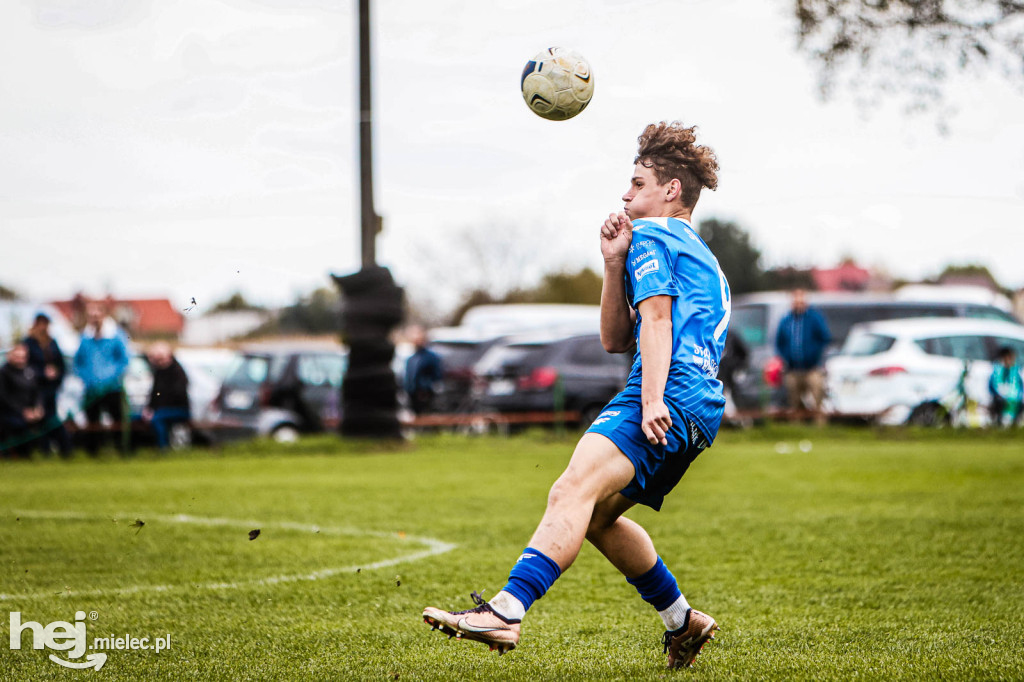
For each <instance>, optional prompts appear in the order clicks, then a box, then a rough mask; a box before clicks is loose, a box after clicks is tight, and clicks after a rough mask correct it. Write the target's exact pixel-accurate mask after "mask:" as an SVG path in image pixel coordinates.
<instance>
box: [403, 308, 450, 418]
mask: <svg viewBox="0 0 1024 682" xmlns="http://www.w3.org/2000/svg"><path fill="white" fill-rule="evenodd" d="M409 340H410V341H411V342H412V343H413V345H414V346H416V352H414V353H413V354H412V355H411V356H410V357H409V359H408V360H407V361H406V363H405V393H406V395H408V396H409V404H410V407H412V411H413V412H415V413H416V414H425V413H427V412H431V411H432V410H433V409H434V396H435V395H436V393H437V386H438V384H440V383H441V378H442V373H441V357H440V356H439V355H438V354H437V353H435V352H434V351H432V350H430V349H429V348H427V332H426V330H425V329H423V327H420V326H413V327H412V328H410V329H409Z"/></svg>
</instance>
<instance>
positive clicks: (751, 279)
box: [697, 218, 764, 296]
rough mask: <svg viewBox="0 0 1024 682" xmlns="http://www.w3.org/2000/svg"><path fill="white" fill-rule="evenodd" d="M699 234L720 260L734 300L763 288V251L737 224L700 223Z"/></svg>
mask: <svg viewBox="0 0 1024 682" xmlns="http://www.w3.org/2000/svg"><path fill="white" fill-rule="evenodd" d="M697 232H698V233H699V234H700V237H701V239H703V240H704V241H705V242H706V243H707V245H708V247H709V248H710V249H711V251H712V252H713V253H714V254H715V257H716V258H718V264H719V265H721V266H722V272H724V273H725V276H726V278H727V279H728V280H729V289H730V291H731V292H732V294H733V295H734V296H735V295H738V294H745V293H748V292H751V291H759V290H761V289H763V288H764V270H763V269H762V268H761V250H760V249H758V248H757V247H756V246H754V244H753V242H752V241H751V238H750V234H749V233H748V232H747V231H746V230H744V229H743V228H742V227H740V226H739V225H738V224H736V223H734V222H731V221H722V220H717V219H715V218H710V219H708V220H704V221H701V223H700V225H698V226H697Z"/></svg>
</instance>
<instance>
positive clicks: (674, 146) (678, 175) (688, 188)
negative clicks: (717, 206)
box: [633, 121, 718, 208]
mask: <svg viewBox="0 0 1024 682" xmlns="http://www.w3.org/2000/svg"><path fill="white" fill-rule="evenodd" d="M696 130H697V126H690V127H689V128H687V127H685V126H684V125H683V124H682V123H680V122H679V121H672V122H671V123H668V122H667V121H662V122H661V123H652V124H650V125H649V126H647V127H646V128H644V132H643V133H641V134H640V137H639V138H637V139H638V141H639V142H640V146H639V148H638V149H637V155H636V158H635V159H633V163H634V164H636V163H639V164H643V166H644V167H646V168H650V169H651V170H653V171H654V176H655V177H656V178H657V179H658V184H660V185H664V184H665V183H667V182H669V181H671V180H672V179H673V178H675V179H677V180H679V182H680V184H681V185H682V191H681V193H680V198H681V199H682V202H683V204H684V205H685V206H687V207H689V208H693V207H694V206H695V205H696V204H697V199H698V198H699V197H700V190H701V188H703V187H707V188H708V189H711V190H713V189H715V188H717V187H718V159H717V158H716V157H715V152H714V151H712V149H711V148H710V147H705V146H702V145H697V144H694V143H695V141H696V139H697V135H696Z"/></svg>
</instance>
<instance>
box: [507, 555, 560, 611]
mask: <svg viewBox="0 0 1024 682" xmlns="http://www.w3.org/2000/svg"><path fill="white" fill-rule="evenodd" d="M560 575H562V569H561V568H559V567H558V564H556V563H555V562H554V561H553V560H552V559H551V558H550V557H548V556H546V555H545V554H543V553H542V552H540V551H538V550H536V549H533V548H532V547H527V548H526V549H524V550H523V553H522V555H521V556H520V557H519V561H517V562H516V565H515V566H513V567H512V570H511V571H510V572H509V574H508V584H506V585H505V587H503V588H501V589H503V590H504V591H505V592H508V593H509V594H511V595H512V596H513V597H515V598H516V599H518V600H519V601H521V602H522V603H523V608H524V609H525V610H529V609H530V606H531V605H532V604H533V602H535V601H537V600H538V599H540V598H541V597H543V596H544V593H545V592H547V591H548V588H549V587H551V585H552V584H554V582H555V581H556V580H558V576H560Z"/></svg>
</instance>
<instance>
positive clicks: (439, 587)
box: [0, 427, 1024, 680]
mask: <svg viewBox="0 0 1024 682" xmlns="http://www.w3.org/2000/svg"><path fill="white" fill-rule="evenodd" d="M803 439H809V440H810V442H811V444H812V446H813V449H812V450H811V451H810V452H802V451H801V449H800V448H799V446H798V443H799V442H800V441H801V440H803ZM573 444H574V439H572V438H565V439H558V438H555V437H554V436H551V435H546V434H537V433H534V434H526V435H524V436H520V437H514V438H508V439H501V438H470V439H466V438H459V437H454V436H437V437H424V438H420V439H418V440H417V441H416V442H415V443H412V444H407V445H404V446H401V447H397V448H388V447H384V446H380V445H375V444H365V443H351V442H347V443H346V442H342V441H340V440H338V439H335V438H332V437H324V438H320V439H315V440H307V441H303V442H302V443H299V444H297V445H295V446H293V447H290V448H289V447H282V446H272V445H269V444H259V443H257V444H247V445H243V446H233V447H231V448H227V449H225V450H220V451H196V452H191V453H183V454H178V455H172V456H170V457H166V458H165V457H160V456H158V455H156V454H153V453H146V452H143V453H140V454H139V455H137V456H135V457H133V458H131V459H127V460H121V459H118V458H116V457H115V456H113V455H110V456H107V457H101V458H100V459H99V460H89V459H86V458H84V457H79V458H76V459H74V460H72V461H70V462H61V461H29V462H3V463H0V481H2V483H0V594H2V595H3V596H2V597H0V622H2V627H0V678H3V679H11V680H36V679H60V680H64V679H84V678H82V677H81V676H83V675H89V676H90V677H91V678H95V679H110V680H139V679H149V680H157V679H193V680H207V679H224V680H250V679H251V680H257V679H259V680H263V679H281V680H291V679H324V680H329V679H330V680H342V679H360V680H363V679H365V680H394V679H401V680H421V679H439V680H446V679H451V680H566V679H580V680H584V679H587V680H589V679H594V680H597V679H601V680H606V679H622V680H648V679H650V680H663V679H690V678H691V677H693V678H699V679H705V680H720V679H722V680H724V679H766V680H768V679H770V680H777V679H822V680H825V679H834V680H848V679H853V678H863V679H879V680H882V679H884V680H890V679H929V680H930V679H962V680H977V679H1004V680H1011V679H1022V678H1024V541H1022V539H1024V434H1021V433H1017V434H978V433H960V432H950V431H946V432H940V433H914V432H902V431H894V432H887V433H883V434H876V433H874V432H871V431H866V430H865V431H861V432H854V431H823V432H818V431H815V430H813V429H807V430H801V429H798V428H795V427H793V428H782V427H776V428H774V429H770V430H767V431H751V432H735V431H726V432H723V434H722V435H721V436H720V437H719V441H718V443H716V445H715V446H714V447H713V448H712V449H711V450H709V451H708V452H707V453H705V454H704V455H702V456H701V457H700V458H699V459H698V460H697V462H696V463H695V464H694V466H693V467H692V468H691V470H690V472H689V473H688V474H687V475H686V477H685V478H684V479H683V482H682V484H681V485H680V487H679V488H678V489H677V490H676V491H675V492H674V493H673V495H672V496H670V497H669V499H668V500H667V503H666V506H665V508H664V510H663V511H662V512H661V513H654V512H651V511H649V510H644V509H640V510H635V511H634V512H631V514H630V516H631V517H632V518H634V519H636V520H637V521H639V522H640V523H642V524H643V525H644V526H645V527H647V528H648V530H649V531H650V532H651V535H652V536H653V538H654V540H655V544H656V545H657V546H658V549H659V551H660V553H661V555H662V556H663V557H664V558H665V560H666V562H667V563H668V564H669V566H670V567H671V568H672V569H673V571H674V572H675V574H676V577H677V578H678V579H679V582H680V584H681V586H682V588H683V591H684V593H685V594H686V595H687V598H688V599H689V600H690V602H691V603H692V604H693V605H694V606H696V607H697V608H699V609H701V610H704V611H707V612H708V613H711V614H712V615H714V616H715V617H716V618H717V619H718V621H719V622H720V623H721V625H722V631H721V633H720V634H719V636H718V638H717V639H716V640H715V642H713V643H712V644H711V645H709V646H707V647H705V649H704V653H703V654H702V655H701V656H700V657H699V658H698V659H697V664H696V666H695V667H694V668H693V669H690V670H681V671H666V670H665V669H664V668H663V665H664V657H663V654H662V652H661V647H660V637H661V633H662V627H661V622H660V619H659V618H658V616H657V614H656V613H655V612H654V611H653V609H651V608H650V607H649V606H647V605H646V604H645V603H643V602H642V601H641V600H640V599H639V597H638V596H637V595H636V593H635V592H634V590H633V588H631V587H630V586H629V585H628V584H626V582H625V581H624V580H623V579H622V577H621V576H620V575H618V574H617V573H616V572H615V571H614V569H612V568H611V566H610V565H609V564H607V563H606V562H605V560H604V559H603V558H602V557H601V556H600V555H599V554H598V553H597V552H596V551H594V550H593V549H592V548H590V547H584V550H583V552H582V553H581V555H580V558H579V560H578V561H577V563H576V564H575V565H574V566H573V567H572V568H571V569H570V570H569V571H567V572H566V573H565V574H564V575H563V576H562V578H561V579H560V580H559V581H558V582H557V583H556V584H555V586H554V588H553V589H552V590H551V592H549V593H548V595H547V596H546V597H545V598H544V599H542V600H541V601H539V602H537V604H535V605H534V608H533V609H532V610H531V612H530V614H529V615H528V616H527V619H526V621H525V623H524V629H523V639H522V641H521V643H520V646H519V648H518V649H516V650H515V651H514V652H512V653H510V654H508V655H506V656H503V657H498V656H497V655H495V654H492V653H490V652H488V651H487V648H486V647H484V646H481V645H479V644H475V643H471V642H460V641H457V640H448V639H447V638H445V637H443V636H440V635H439V633H437V632H431V630H430V628H429V627H427V626H426V625H424V624H423V623H422V622H421V621H420V616H419V614H420V611H421V610H422V608H423V607H424V606H426V605H435V606H440V607H445V608H447V607H457V608H468V607H470V606H471V603H470V600H469V593H470V591H472V590H481V591H482V590H486V592H485V596H487V595H493V594H494V593H495V592H496V591H497V590H498V589H499V588H500V587H501V586H502V585H503V584H504V580H505V577H506V575H507V573H508V569H509V568H510V566H511V562H513V561H514V560H515V558H516V557H517V556H518V555H519V552H520V550H521V549H522V548H523V546H524V545H525V543H526V541H527V540H528V539H529V536H530V534H531V532H532V531H533V528H534V525H535V524H536V522H537V521H538V520H539V518H540V514H541V512H542V511H543V508H544V503H545V497H546V492H547V489H548V487H549V486H550V484H551V482H552V481H553V480H554V479H555V477H556V476H557V475H558V473H559V472H560V471H561V470H562V468H563V467H564V465H565V463H566V462H567V461H568V458H569V455H570V453H571V450H572V447H573ZM137 521H142V522H143V524H144V525H140V524H139V523H137ZM255 529H259V530H260V531H261V532H260V535H259V536H258V537H257V538H256V539H255V540H250V539H249V535H250V533H249V531H251V530H255ZM76 611H84V612H85V613H86V614H88V615H87V617H86V619H85V620H84V625H85V627H86V628H87V637H88V641H90V642H92V640H93V638H95V637H108V636H111V635H113V636H114V637H118V636H124V635H129V636H132V637H139V638H141V637H151V638H155V637H164V636H166V635H170V647H169V649H167V650H165V651H162V652H160V653H156V652H154V651H141V650H135V651H118V650H113V651H108V652H106V653H107V654H108V658H107V661H106V663H105V665H104V666H103V668H102V669H101V670H100V671H80V670H66V669H64V668H63V667H61V666H59V665H58V664H56V663H54V662H52V661H50V660H49V659H48V657H47V656H48V654H50V653H53V654H54V655H57V656H59V657H63V658H64V659H68V658H69V654H68V652H53V651H49V650H33V649H32V648H31V646H32V633H31V632H30V631H26V632H24V633H23V638H22V642H23V645H22V649H21V650H11V649H10V648H9V646H8V629H9V627H8V625H9V621H8V613H9V612H19V613H20V614H21V616H20V618H21V621H22V622H25V621H34V622H38V623H40V624H41V625H43V626H45V625H47V624H48V623H51V622H53V621H73V620H74V619H75V612H76ZM93 617H95V620H92V618H93ZM78 660H83V659H78Z"/></svg>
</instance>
